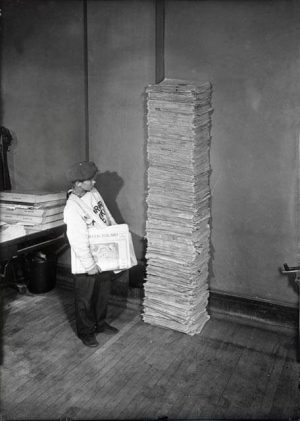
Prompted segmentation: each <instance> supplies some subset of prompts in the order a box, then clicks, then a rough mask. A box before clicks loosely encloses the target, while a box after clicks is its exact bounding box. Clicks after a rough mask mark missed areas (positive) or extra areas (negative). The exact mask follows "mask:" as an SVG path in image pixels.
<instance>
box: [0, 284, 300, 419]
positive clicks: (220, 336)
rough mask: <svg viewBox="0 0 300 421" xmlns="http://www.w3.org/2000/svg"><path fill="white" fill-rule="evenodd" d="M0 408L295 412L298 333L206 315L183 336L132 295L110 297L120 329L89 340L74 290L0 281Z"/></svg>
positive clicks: (133, 413) (111, 415)
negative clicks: (150, 320)
mask: <svg viewBox="0 0 300 421" xmlns="http://www.w3.org/2000/svg"><path fill="white" fill-rule="evenodd" d="M3 301H4V308H3V311H2V316H3V322H4V330H3V332H4V335H3V338H2V339H3V340H2V342H3V363H2V366H1V367H0V374H1V415H2V417H3V418H4V419H8V420H26V419H28V420H29V419H30V420H45V419H50V420H51V419H59V418H63V417H69V418H72V419H78V420H84V419H85V420H88V419H90V420H92V419H95V420H99V419H100V420H104V419H110V420H117V419H123V420H126V419H146V418H147V419H149V418H150V419H158V418H163V417H167V418H169V419H210V420H213V419H225V420H226V419H241V418H243V419H262V418H264V419H287V418H291V417H293V418H299V417H300V390H299V389H298V380H299V364H298V363H297V361H296V350H297V338H296V337H295V336H294V333H292V331H290V332H288V331H287V332H283V331H282V330H281V331H278V332H276V331H274V329H272V330H266V329H263V328H260V327H256V326H247V325H245V324H242V323H237V322H236V321H234V322H233V321H228V320H227V321H226V320H222V319H214V318H212V319H210V320H209V321H208V323H207V324H206V325H205V327H204V329H203V330H202V332H201V334H199V335H195V336H189V335H186V334H183V333H180V332H176V331H172V330H170V329H164V328H160V327H156V326H151V325H150V324H146V323H144V322H143V321H142V318H141V309H142V307H141V305H140V302H139V301H138V299H137V300H136V301H135V302H131V303H129V302H128V303H126V301H124V300H123V301H122V300H119V299H115V300H114V299H112V300H111V301H110V306H109V314H108V319H109V321H110V322H111V323H112V324H114V325H115V326H116V327H118V328H119V333H118V334H116V335H109V334H106V333H104V334H99V335H98V336H97V338H98V341H99V344H100V345H99V347H97V348H87V347H85V346H84V345H83V344H82V342H81V341H80V340H79V339H78V338H77V336H76V333H75V321H74V305H73V295H72V291H70V290H64V289H62V288H55V289H54V290H52V291H50V292H48V293H46V294H37V295H34V294H31V295H21V294H18V293H17V292H15V291H13V290H5V293H4V297H3Z"/></svg>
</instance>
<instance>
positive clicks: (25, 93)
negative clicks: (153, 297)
mask: <svg viewBox="0 0 300 421" xmlns="http://www.w3.org/2000/svg"><path fill="white" fill-rule="evenodd" d="M85 15H86V18H87V19H86V25H85ZM3 25H4V29H3V40H2V43H3V54H2V56H3V60H2V66H1V67H2V79H1V91H2V109H3V115H2V125H4V126H6V127H8V128H9V129H11V130H12V131H13V133H14V136H15V141H16V142H15V145H14V148H13V149H12V150H11V151H10V152H9V161H10V162H9V164H10V165H9V167H10V174H11V178H12V181H13V187H14V188H18V189H23V188H37V189H38V188H40V189H47V188H49V189H56V188H63V189H65V188H66V187H67V183H66V179H65V176H64V171H65V168H66V167H67V166H68V165H69V164H70V163H73V162H75V161H79V160H82V159H85V157H86V150H88V152H89V158H90V159H91V160H94V161H95V162H96V164H97V165H98V166H99V168H100V171H101V175H100V177H99V178H98V180H97V182H98V184H97V186H98V188H99V189H100V191H101V193H102V194H103V196H104V198H105V200H106V202H107V204H108V205H109V207H110V209H111V211H112V213H113V215H114V216H115V218H116V220H117V221H118V222H123V221H125V222H126V223H128V224H129V226H130V229H131V231H132V233H133V240H134V245H135V249H136V254H137V256H138V258H143V256H144V230H145V153H144V148H145V142H146V134H145V124H144V118H145V116H144V113H145V109H144V92H145V87H146V86H147V85H148V84H149V83H153V82H154V79H155V7H154V1H153V0H147V1H143V2H141V1H139V0H128V1H127V0H126V1H122V0H116V1H114V0H109V1H105V0H99V1H87V2H86V9H84V2H83V1H79V0H53V1H51V0H23V1H10V0H4V1H3ZM85 28H87V32H86V33H85ZM85 42H86V45H87V49H86V50H85ZM85 58H87V61H85ZM86 75H87V76H88V79H87V81H88V85H86V84H85V82H86V78H85V76H86ZM86 88H87V89H86ZM86 94H87V96H86ZM87 98H88V113H89V121H88V126H87V127H86V121H85V117H86V114H85V113H86V111H87V110H86V108H85V100H86V99H87ZM86 129H87V130H89V134H90V136H89V141H88V142H86V138H85V134H86Z"/></svg>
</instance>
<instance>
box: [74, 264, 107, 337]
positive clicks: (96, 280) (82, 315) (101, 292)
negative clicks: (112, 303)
mask: <svg viewBox="0 0 300 421" xmlns="http://www.w3.org/2000/svg"><path fill="white" fill-rule="evenodd" d="M74 278H75V287H74V290H75V318H76V328H77V335H78V336H79V338H83V337H86V336H90V335H92V334H93V333H94V332H95V328H96V327H101V326H103V325H104V322H105V317H106V313H107V303H108V298H109V294H110V287H111V279H112V272H102V273H97V274H96V275H87V274H79V275H74Z"/></svg>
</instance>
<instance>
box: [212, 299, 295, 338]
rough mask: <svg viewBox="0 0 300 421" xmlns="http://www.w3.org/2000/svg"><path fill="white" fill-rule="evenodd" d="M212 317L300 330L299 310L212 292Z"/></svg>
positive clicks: (274, 327)
mask: <svg viewBox="0 0 300 421" xmlns="http://www.w3.org/2000/svg"><path fill="white" fill-rule="evenodd" d="M208 313H209V314H210V316H211V317H216V318H223V319H224V318H226V319H228V320H234V321H237V322H239V323H244V324H248V325H252V326H261V327H268V328H271V329H274V330H277V329H289V330H294V331H296V330H297V329H298V309H297V308H295V307H288V306H283V305H279V304H274V303H270V302H265V301H260V300H252V299H249V298H243V297H237V296H233V295H228V294H224V293H221V292H214V291H211V293H210V297H209V304H208Z"/></svg>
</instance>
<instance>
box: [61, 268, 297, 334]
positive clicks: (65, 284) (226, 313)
mask: <svg viewBox="0 0 300 421" xmlns="http://www.w3.org/2000/svg"><path fill="white" fill-rule="evenodd" d="M127 274H128V273H127ZM139 275H140V273H139ZM56 284H57V285H58V286H60V287H62V288H66V289H72V288H73V278H72V275H71V273H70V268H69V267H66V266H62V265H58V267H57V281H56ZM140 285H142V284H141V283H140ZM112 294H113V295H114V297H115V300H116V302H118V301H120V302H122V301H124V299H125V300H128V302H132V303H133V305H136V306H137V307H139V306H141V303H142V299H143V296H144V289H143V288H142V287H139V288H135V287H131V286H130V282H129V278H128V276H127V277H126V276H125V277H124V276H123V277H120V278H119V279H118V278H117V279H116V280H115V282H114V283H113V291H112ZM207 310H208V313H209V315H210V317H211V318H221V319H226V320H231V321H234V322H238V323H243V324H247V325H250V326H259V327H262V328H264V327H265V328H268V329H274V330H279V329H280V330H282V329H284V330H286V329H287V330H293V331H297V329H298V309H297V308H295V307H288V306H284V305H280V304H274V303H270V302H265V301H260V300H254V299H249V298H243V297H238V296H234V295H229V294H226V293H222V292H216V291H211V292H210V296H209V303H208V308H207Z"/></svg>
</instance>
